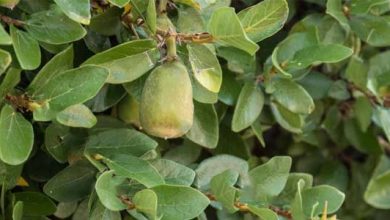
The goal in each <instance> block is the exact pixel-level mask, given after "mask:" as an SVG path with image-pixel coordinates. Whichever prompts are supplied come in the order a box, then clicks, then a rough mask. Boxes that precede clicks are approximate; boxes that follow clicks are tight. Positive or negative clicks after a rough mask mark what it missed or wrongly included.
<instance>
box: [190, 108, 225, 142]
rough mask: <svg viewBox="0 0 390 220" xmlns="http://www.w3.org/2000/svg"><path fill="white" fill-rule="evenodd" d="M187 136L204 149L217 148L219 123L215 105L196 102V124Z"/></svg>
mask: <svg viewBox="0 0 390 220" xmlns="http://www.w3.org/2000/svg"><path fill="white" fill-rule="evenodd" d="M186 136H187V138H188V139H190V140H191V141H193V142H194V143H197V144H199V145H201V146H203V147H207V148H215V147H216V146H217V144H218V139H219V122H218V115H217V112H216V111H215V108H214V106H213V105H209V104H201V103H198V102H194V122H193V125H192V127H191V129H190V131H189V132H188V133H187V134H186Z"/></svg>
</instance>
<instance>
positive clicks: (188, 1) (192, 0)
mask: <svg viewBox="0 0 390 220" xmlns="http://www.w3.org/2000/svg"><path fill="white" fill-rule="evenodd" d="M173 2H176V3H180V4H184V5H188V6H190V7H192V8H194V9H196V10H200V4H199V3H198V2H197V0H173Z"/></svg>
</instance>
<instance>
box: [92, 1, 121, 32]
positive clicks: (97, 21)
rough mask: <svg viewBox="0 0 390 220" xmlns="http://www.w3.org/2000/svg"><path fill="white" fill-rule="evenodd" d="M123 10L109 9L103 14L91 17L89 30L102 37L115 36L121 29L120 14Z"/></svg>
mask: <svg viewBox="0 0 390 220" xmlns="http://www.w3.org/2000/svg"><path fill="white" fill-rule="evenodd" d="M122 13H123V10H122V9H120V8H118V7H110V8H109V9H107V10H106V11H104V13H102V14H99V15H96V16H93V17H92V18H91V24H90V25H89V28H90V29H91V30H92V31H95V32H97V33H99V34H102V35H104V36H111V35H115V34H116V33H118V32H119V30H120V29H121V28H122V23H121V14H122Z"/></svg>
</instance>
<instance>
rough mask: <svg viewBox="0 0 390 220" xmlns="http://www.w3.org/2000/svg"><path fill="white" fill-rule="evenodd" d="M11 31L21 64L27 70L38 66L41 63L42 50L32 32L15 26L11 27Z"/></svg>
mask: <svg viewBox="0 0 390 220" xmlns="http://www.w3.org/2000/svg"><path fill="white" fill-rule="evenodd" d="M10 32H11V38H12V44H13V47H14V50H15V54H16V57H17V58H18V61H19V64H20V66H21V67H22V68H23V69H26V70H33V69H36V68H38V66H39V64H41V50H40V48H39V44H38V42H37V41H36V40H34V38H32V37H31V36H30V34H28V33H26V32H24V31H21V30H19V29H17V28H16V27H14V26H11V27H10Z"/></svg>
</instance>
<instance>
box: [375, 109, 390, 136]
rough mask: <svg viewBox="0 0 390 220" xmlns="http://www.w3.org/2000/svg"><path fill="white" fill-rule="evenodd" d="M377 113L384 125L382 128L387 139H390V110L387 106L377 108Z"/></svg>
mask: <svg viewBox="0 0 390 220" xmlns="http://www.w3.org/2000/svg"><path fill="white" fill-rule="evenodd" d="M376 114H377V115H378V118H379V120H380V124H381V125H382V129H383V131H384V132H385V135H386V137H387V140H388V141H390V123H389V121H388V120H387V119H388V118H389V117H390V110H389V109H386V108H380V107H379V108H377V111H376Z"/></svg>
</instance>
